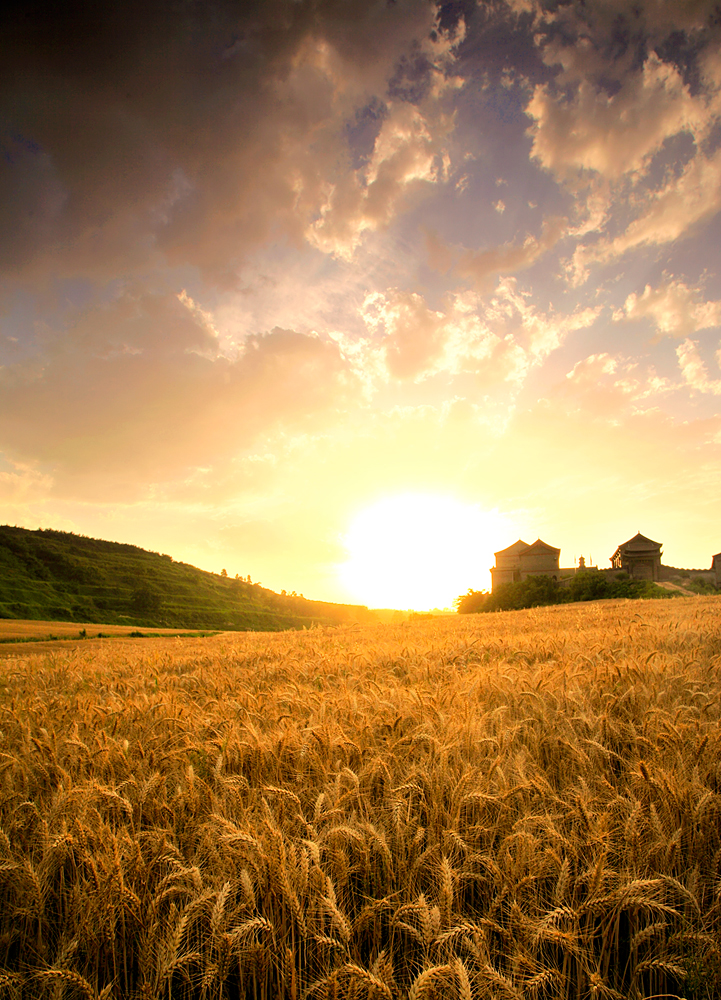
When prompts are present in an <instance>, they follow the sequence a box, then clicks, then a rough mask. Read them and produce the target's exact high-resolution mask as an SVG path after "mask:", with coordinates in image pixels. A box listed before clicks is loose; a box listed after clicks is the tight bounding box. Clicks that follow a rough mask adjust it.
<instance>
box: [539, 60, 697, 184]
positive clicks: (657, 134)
mask: <svg viewBox="0 0 721 1000" xmlns="http://www.w3.org/2000/svg"><path fill="white" fill-rule="evenodd" d="M589 45H590V43H589V42H587V43H586V45H585V46H582V49H585V48H588V46H589ZM567 52H568V50H567V49H559V50H557V51H556V52H555V57H554V61H555V59H558V60H559V61H561V60H565V57H566V54H567ZM573 52H574V55H573V62H572V63H571V62H570V61H566V65H565V66H564V69H565V73H564V74H562V81H563V82H565V81H566V80H567V78H568V77H571V78H572V79H573V78H577V74H579V73H580V72H586V71H587V68H588V64H587V53H586V52H585V51H580V52H579V51H578V49H575V50H573ZM572 67H573V72H571V68H572ZM712 113H715V112H709V110H708V109H707V107H706V104H705V102H704V101H703V100H702V99H698V98H694V97H692V95H691V92H690V90H689V88H688V87H687V86H686V85H684V83H683V80H682V78H681V75H680V73H679V72H678V70H677V69H676V68H675V67H674V66H672V65H670V64H668V63H665V62H662V60H661V59H659V57H658V56H657V55H656V54H655V53H652V54H651V55H650V56H649V57H648V58H647V59H646V61H645V62H644V64H643V68H642V69H641V70H640V71H639V72H637V73H630V72H629V73H627V74H626V75H625V76H624V78H623V79H622V82H621V83H620V85H619V89H618V90H617V91H616V92H615V93H613V94H611V95H609V94H608V92H607V91H606V90H605V89H603V88H602V87H600V86H599V85H598V84H597V83H596V82H595V81H594V80H592V79H588V78H586V77H584V78H581V79H580V80H577V82H576V87H575V89H574V90H573V92H572V96H570V97H567V96H566V95H565V93H563V92H561V93H560V94H554V93H552V91H551V88H550V87H549V85H547V84H543V85H539V86H537V87H536V88H535V90H534V93H533V97H532V98H531V100H530V101H529V103H528V105H527V106H526V114H527V115H529V116H530V117H531V118H532V119H533V120H534V124H533V125H532V126H531V128H530V129H529V132H530V134H531V135H532V136H533V146H532V156H533V157H534V158H535V159H537V160H538V162H539V163H540V164H541V165H542V166H543V167H545V168H546V169H547V170H550V171H551V172H553V173H554V174H556V175H557V176H558V177H560V178H562V179H566V178H568V177H569V176H570V175H572V174H576V173H579V172H583V171H593V172H595V173H597V174H599V175H601V176H602V177H606V178H609V179H611V180H618V179H619V178H620V177H621V176H623V175H624V174H644V173H645V172H646V171H647V169H648V166H649V164H650V161H651V158H652V156H653V155H654V154H655V153H656V152H658V150H659V149H660V148H661V146H662V145H663V143H664V142H665V141H666V139H667V138H669V137H670V136H673V135H677V134H678V133H679V132H684V131H685V132H689V133H693V134H696V133H698V132H700V131H701V130H702V129H703V128H704V127H706V126H707V124H708V120H709V115H710V114H712Z"/></svg>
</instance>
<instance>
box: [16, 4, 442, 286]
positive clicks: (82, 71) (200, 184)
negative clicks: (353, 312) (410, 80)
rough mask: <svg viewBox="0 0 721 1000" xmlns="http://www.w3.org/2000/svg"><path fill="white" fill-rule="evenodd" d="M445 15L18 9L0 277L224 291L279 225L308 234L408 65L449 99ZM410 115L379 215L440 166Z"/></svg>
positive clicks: (404, 7)
mask: <svg viewBox="0 0 721 1000" xmlns="http://www.w3.org/2000/svg"><path fill="white" fill-rule="evenodd" d="M436 15H437V11H436V8H435V7H434V5H432V4H418V3H416V2H415V0H399V2H398V3H394V4H386V3H385V2H383V0H375V2H370V3H366V2H360V0H351V2H349V3H345V4H343V5H341V6H338V5H337V4H335V3H334V2H332V0H318V2H317V3H313V4H298V3H296V2H294V0H270V2H268V3H262V4H253V5H244V6H243V10H242V17H241V16H239V8H238V6H237V4H234V3H231V2H225V0H214V2H212V3H207V4H200V5H195V6H191V7H188V8H183V9H182V11H181V10H180V9H179V8H178V7H177V5H175V4H171V3H169V2H168V3H166V2H164V0H161V2H159V3H154V4H153V5H152V9H151V8H149V7H148V6H147V5H141V4H140V3H138V2H136V0H121V2H120V3H117V4H113V5H104V6H101V7H97V8H93V10H92V11H91V10H90V9H89V8H88V7H87V5H86V4H82V3H80V2H79V0H69V2H68V3H65V4H62V5H60V6H58V5H57V4H54V3H51V2H50V0H39V2H38V3H35V4H33V7H32V10H31V11H28V12H27V17H23V18H17V17H15V16H14V15H12V14H11V13H10V16H9V17H6V18H4V19H3V20H2V23H0V40H1V41H0V65H1V66H2V70H1V71H0V121H2V123H3V127H2V130H1V134H0V145H2V151H3V155H2V156H0V205H2V206H3V208H2V215H1V216H0V222H1V223H2V225H1V226H0V269H3V270H4V271H5V272H6V273H10V274H23V275H26V276H27V275H34V276H35V278H37V277H38V276H39V275H44V274H47V273H48V272H49V271H51V270H52V273H53V274H54V275H59V274H75V273H78V272H83V273H86V274H95V275H97V276H101V277H102V276H106V277H107V276H115V275H117V273H118V271H119V270H122V271H123V272H124V273H129V272H132V271H135V272H147V270H148V268H151V267H153V268H154V267H157V266H162V264H163V263H164V262H166V261H169V262H170V263H171V264H172V265H173V266H178V265H183V264H187V263H190V264H193V265H195V266H197V267H200V268H201V269H202V270H203V271H204V273H205V274H206V275H208V276H209V277H212V278H213V279H214V280H216V281H224V280H228V276H229V275H232V274H233V273H234V270H235V269H237V266H238V263H239V262H240V261H241V260H242V259H243V256H244V254H245V253H246V252H247V250H248V249H249V248H250V247H253V246H255V245H257V243H258V242H259V241H262V240H264V239H265V238H267V236H268V235H269V233H270V232H271V230H275V231H282V232H285V233H288V234H290V235H291V236H292V237H301V236H302V233H303V232H304V231H305V230H306V228H307V226H308V224H309V221H310V220H311V219H312V217H313V215H314V214H315V215H317V214H318V213H319V212H320V211H321V210H322V209H323V207H324V206H325V205H326V204H327V201H328V190H327V186H326V185H327V184H331V185H333V184H336V185H341V186H342V181H343V178H344V177H345V176H346V174H347V173H348V157H349V146H348V130H347V126H348V123H349V121H352V119H353V116H354V115H355V113H356V112H357V111H359V110H360V109H362V108H363V107H364V106H365V105H366V104H367V103H368V102H369V101H370V100H372V99H373V97H374V95H378V94H380V95H381V96H383V95H384V94H385V92H386V90H387V87H388V81H389V80H390V79H391V78H392V77H393V75H394V73H396V71H397V68H398V65H399V60H402V57H403V56H404V55H406V54H408V53H411V52H416V53H418V54H419V58H418V59H417V60H416V63H417V64H418V66H419V69H418V70H417V72H418V73H420V74H421V75H424V78H425V77H427V78H428V81H429V82H428V86H427V87H426V88H425V91H426V92H427V94H428V95H429V99H432V98H433V95H434V94H435V95H437V94H438V93H439V92H440V90H441V89H442V86H443V81H444V80H445V76H446V68H447V66H448V60H449V59H450V54H451V50H452V47H453V44H455V37H456V36H454V37H453V38H452V37H451V36H450V35H449V34H448V33H443V32H439V31H438V30H437V23H436ZM434 29H435V31H434ZM458 38H460V35H458ZM397 103H398V104H399V105H401V104H403V101H401V100H399V101H398V102H397ZM401 117H402V112H401V111H400V110H398V111H396V112H395V118H394V116H393V115H391V118H392V119H393V120H394V121H395V122H396V125H397V127H398V129H400V130H401V131H402V128H403V127H405V128H406V130H409V131H410V134H411V135H410V138H409V140H408V142H406V147H407V148H406V150H405V153H403V152H401V151H400V150H396V153H395V154H392V153H390V152H388V153H387V154H385V153H384V154H383V155H380V154H379V157H378V158H377V162H376V176H375V177H374V178H372V179H371V183H372V182H373V180H375V181H376V182H377V183H376V195H375V198H376V200H377V201H378V203H379V204H378V205H376V206H375V207H374V208H372V209H369V211H370V212H371V214H372V213H373V212H375V216H374V218H376V219H379V220H380V218H381V217H384V216H385V217H387V216H388V213H390V212H392V210H393V208H392V206H393V205H394V204H397V199H396V200H394V199H393V198H392V197H391V198H390V201H389V200H388V198H385V200H384V198H383V197H382V196H381V192H380V189H381V188H382V187H383V186H384V182H383V178H384V177H385V176H386V174H390V175H391V177H392V178H395V179H396V181H397V183H401V185H402V183H403V182H404V179H406V180H407V179H408V178H409V177H410V176H411V175H413V173H414V171H415V172H417V173H422V174H424V175H426V174H427V173H428V171H429V170H430V167H429V166H428V164H427V163H424V162H423V156H422V150H423V148H424V144H423V138H422V135H421V133H422V131H423V127H422V125H421V124H420V123H417V124H415V125H414V124H413V122H407V123H406V125H405V126H402V123H401V122H400V118H401ZM388 128H391V126H390V125H389V126H388ZM429 141H430V142H431V145H432V144H433V141H434V140H433V139H431V140H429ZM427 152H428V153H429V152H430V151H429V150H427ZM409 160H415V167H413V165H412V164H410V163H409ZM399 161H403V163H402V164H401V163H400V162H399ZM391 184H392V182H391Z"/></svg>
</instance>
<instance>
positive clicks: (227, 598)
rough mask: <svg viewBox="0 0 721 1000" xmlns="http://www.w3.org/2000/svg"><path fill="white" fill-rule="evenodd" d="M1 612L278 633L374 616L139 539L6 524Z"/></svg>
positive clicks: (0, 542)
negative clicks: (152, 547)
mask: <svg viewBox="0 0 721 1000" xmlns="http://www.w3.org/2000/svg"><path fill="white" fill-rule="evenodd" d="M0 617H2V618H30V619H43V620H50V621H76V622H87V621H91V622H105V623H107V624H119V625H128V624H130V625H139V626H145V627H160V628H162V627H166V628H184V629H241V630H245V629H250V630H260V631H267V632H270V631H277V630H279V629H287V628H302V627H303V626H310V625H313V624H326V625H328V624H337V623H339V622H348V621H373V620H375V619H374V616H373V615H372V613H371V612H369V611H368V609H367V608H365V607H362V606H360V605H346V604H329V603H326V602H324V601H310V600H306V599H305V598H303V597H296V596H286V595H284V594H276V593H274V592H273V591H272V590H268V589H267V588H265V587H261V586H260V585H259V584H257V583H250V582H248V581H247V580H242V579H232V578H229V577H223V576H220V575H218V574H217V573H207V572H205V571H204V570H201V569H198V568H197V567H195V566H190V565H188V564H187V563H182V562H181V563H178V562H174V561H173V559H172V558H171V557H170V556H168V555H161V554H159V553H157V552H148V551H147V550H145V549H141V548H138V547H137V546H135V545H126V544H122V543H119V542H107V541H102V540H99V539H96V538H85V537H83V536H81V535H74V534H70V533H69V532H64V531H53V530H44V531H43V530H39V531H28V530H26V529H24V528H15V527H10V526H8V525H4V526H0Z"/></svg>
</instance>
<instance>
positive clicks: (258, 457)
mask: <svg viewBox="0 0 721 1000" xmlns="http://www.w3.org/2000/svg"><path fill="white" fill-rule="evenodd" d="M0 153H1V155H0V521H1V522H2V523H8V524H17V525H21V526H23V527H27V528H38V527H43V528H57V529H61V530H67V531H74V532H77V533H79V534H84V535H89V536H92V537H100V538H106V539H111V540H114V541H124V542H132V543H135V544H137V545H141V546H143V547H145V548H149V549H152V550H154V551H160V552H166V553H168V554H170V555H172V556H173V558H175V559H178V560H183V561H186V562H190V563H193V564H195V565H197V566H201V567H202V568H204V569H208V570H212V571H214V572H220V570H221V569H226V570H227V572H228V573H229V574H230V575H235V574H236V573H238V574H241V575H243V576H247V575H250V576H251V578H252V579H253V580H257V581H259V582H261V583H262V584H263V585H264V586H267V587H271V588H272V589H275V590H281V589H286V590H288V591H291V590H295V591H297V592H298V593H303V594H304V595H305V596H306V597H312V598H315V599H322V600H331V601H343V602H345V601H359V602H361V603H364V604H369V605H370V606H391V607H402V608H405V607H416V608H419V609H422V608H424V607H432V606H438V607H443V606H448V605H450V604H451V602H452V600H453V598H454V597H455V596H457V595H459V594H461V593H465V591H466V590H467V589H468V588H469V587H473V588H474V589H484V588H486V587H488V586H489V583H490V577H489V574H488V568H489V567H490V565H492V559H493V556H492V553H493V552H494V551H495V550H498V549H501V548H505V547H506V546H507V545H509V544H511V543H512V542H513V541H515V540H516V539H517V538H519V537H521V538H523V539H524V540H525V541H527V542H532V541H534V540H535V539H536V538H537V537H541V538H542V539H543V540H544V541H546V542H548V543H549V544H551V545H553V546H555V547H560V548H561V565H562V566H572V565H574V562H575V560H577V559H578V558H579V557H580V556H581V555H583V556H584V558H585V559H586V562H587V563H589V562H590V563H595V564H598V565H599V566H601V567H608V566H609V565H610V563H609V557H610V556H611V554H612V553H613V551H614V550H615V548H616V547H617V545H618V544H619V543H621V542H623V541H625V540H626V539H628V538H630V537H631V536H632V535H634V534H635V533H636V532H637V531H639V530H640V531H642V532H643V533H644V534H645V535H648V536H649V537H651V538H653V539H655V540H657V541H660V542H662V543H663V545H664V562H665V563H667V564H669V565H674V566H681V567H692V568H704V567H708V566H709V565H710V563H711V556H712V555H713V554H714V553H716V552H719V551H721V517H720V516H719V515H720V514H721V501H720V499H719V498H720V497H721V212H720V209H721V8H720V7H719V4H718V3H710V2H704V0H683V2H681V0H677V2H669V0H639V2H637V3H634V4H633V5H631V4H629V3H628V2H627V0H588V2H586V3H583V4H581V3H578V2H573V3H564V2H555V0H554V2H538V0H493V2H474V0H449V2H439V3H432V2H427V0H255V2H243V3H238V2H235V0H234V2H227V3H225V2H219V0H203V2H200V0H145V2H143V3H141V2H138V0H118V2H117V3H114V4H91V3H87V2H85V3H80V2H78V0H68V2H66V3H62V4H61V3H57V2H54V0H53V2H50V0H25V2H23V3H15V4H13V5H11V6H10V7H8V8H6V9H5V12H4V13H3V14H0Z"/></svg>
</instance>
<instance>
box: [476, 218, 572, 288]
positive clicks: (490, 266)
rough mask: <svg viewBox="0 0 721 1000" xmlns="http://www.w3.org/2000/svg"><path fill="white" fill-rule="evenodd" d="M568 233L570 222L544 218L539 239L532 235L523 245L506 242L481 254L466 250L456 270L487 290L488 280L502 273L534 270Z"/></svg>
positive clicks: (524, 240)
mask: <svg viewBox="0 0 721 1000" xmlns="http://www.w3.org/2000/svg"><path fill="white" fill-rule="evenodd" d="M567 230H568V220H567V219H565V218H562V217H560V216H551V217H549V218H547V219H544V221H543V225H542V227H541V234H540V236H533V235H531V234H530V233H529V234H528V235H527V236H526V237H525V238H524V239H523V241H522V242H520V243H518V242H515V243H506V244H503V245H502V246H498V247H494V248H493V249H492V250H482V251H481V252H480V253H473V252H471V251H467V252H466V253H464V254H463V256H462V257H461V258H460V260H459V262H458V265H457V271H458V273H459V274H460V275H462V276H463V277H468V278H471V279H472V280H473V282H474V284H475V285H476V287H477V288H479V289H480V290H483V289H486V288H487V287H488V284H489V280H490V279H491V278H494V277H496V276H497V275H499V274H514V273H515V272H517V271H522V270H524V269H525V268H528V267H531V266H532V265H533V264H535V263H536V261H537V260H539V259H540V258H541V257H542V256H543V255H544V254H545V253H547V252H548V251H549V250H551V249H552V248H553V247H554V246H555V245H556V244H557V243H558V241H559V240H561V239H562V238H563V237H564V236H565V234H566V232H567Z"/></svg>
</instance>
